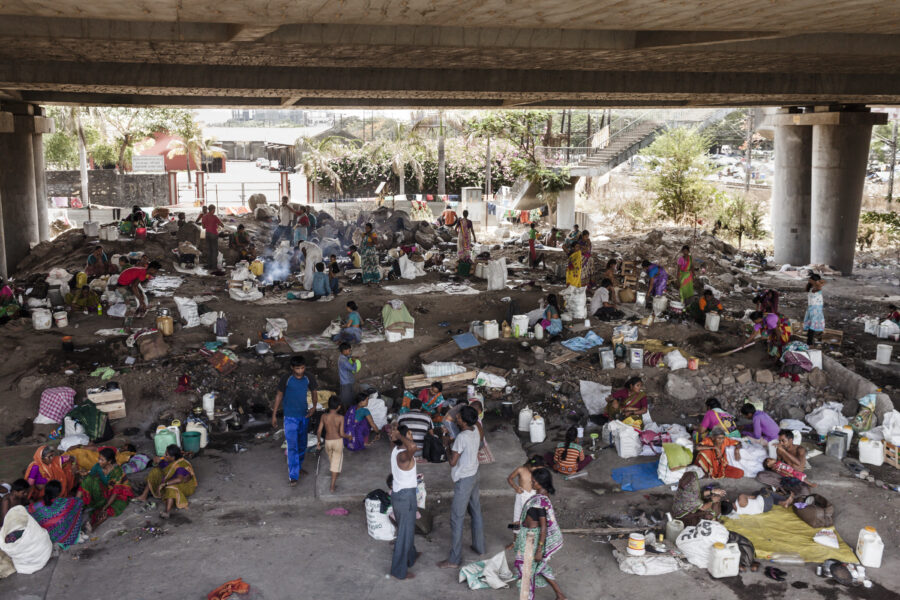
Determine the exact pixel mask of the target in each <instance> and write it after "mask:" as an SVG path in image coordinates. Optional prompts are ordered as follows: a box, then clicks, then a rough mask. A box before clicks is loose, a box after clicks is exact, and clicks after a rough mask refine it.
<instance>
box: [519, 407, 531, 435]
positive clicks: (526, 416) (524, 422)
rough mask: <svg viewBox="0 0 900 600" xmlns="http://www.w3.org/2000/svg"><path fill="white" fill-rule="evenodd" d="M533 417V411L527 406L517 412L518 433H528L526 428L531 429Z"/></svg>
mask: <svg viewBox="0 0 900 600" xmlns="http://www.w3.org/2000/svg"><path fill="white" fill-rule="evenodd" d="M533 416H534V411H532V410H531V409H530V408H528V407H527V406H526V407H525V408H523V409H522V410H520V411H519V431H528V428H529V427H531V418H532V417H533Z"/></svg>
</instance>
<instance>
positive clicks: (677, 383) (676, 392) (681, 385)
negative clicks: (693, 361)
mask: <svg viewBox="0 0 900 600" xmlns="http://www.w3.org/2000/svg"><path fill="white" fill-rule="evenodd" d="M666 393H667V394H669V395H670V396H672V397H673V398H675V399H676V400H682V401H684V400H693V399H694V398H696V397H697V390H696V388H695V387H694V383H693V382H692V381H691V380H690V379H688V378H687V377H684V376H682V375H678V374H676V373H669V376H668V377H667V378H666Z"/></svg>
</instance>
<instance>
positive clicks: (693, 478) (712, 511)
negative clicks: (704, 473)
mask: <svg viewBox="0 0 900 600" xmlns="http://www.w3.org/2000/svg"><path fill="white" fill-rule="evenodd" d="M723 498H725V492H724V490H721V489H719V488H712V489H707V490H704V491H703V492H701V491H700V480H699V479H698V478H697V474H696V473H695V472H694V471H688V472H687V473H685V474H684V475H682V476H681V479H680V480H678V489H677V490H676V491H675V501H674V502H673V503H672V516H674V517H675V518H676V519H678V520H680V521H681V522H682V523H684V525H685V527H694V526H696V525H697V523H699V522H700V521H704V520H707V521H715V520H716V519H718V518H719V514H720V513H719V510H720V509H719V504H720V502H721V501H722V499H723Z"/></svg>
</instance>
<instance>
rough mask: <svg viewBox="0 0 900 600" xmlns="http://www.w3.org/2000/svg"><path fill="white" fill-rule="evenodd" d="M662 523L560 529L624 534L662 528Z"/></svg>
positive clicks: (562, 530) (569, 531)
mask: <svg viewBox="0 0 900 600" xmlns="http://www.w3.org/2000/svg"><path fill="white" fill-rule="evenodd" d="M662 529H663V526H662V525H651V526H650V527H591V528H587V529H585V528H580V529H560V531H561V532H562V533H574V534H587V535H624V534H629V533H634V532H635V531H645V530H653V531H656V530H662Z"/></svg>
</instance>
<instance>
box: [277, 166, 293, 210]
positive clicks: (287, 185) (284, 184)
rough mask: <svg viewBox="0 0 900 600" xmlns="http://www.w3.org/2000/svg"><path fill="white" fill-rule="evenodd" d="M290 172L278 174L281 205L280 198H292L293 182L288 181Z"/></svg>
mask: <svg viewBox="0 0 900 600" xmlns="http://www.w3.org/2000/svg"><path fill="white" fill-rule="evenodd" d="M290 174H291V173H290V171H279V172H278V198H279V200H278V202H279V204H280V203H281V200H280V198H281V197H282V196H287V197H288V198H290V197H291V180H290V179H288V176H289V175H290Z"/></svg>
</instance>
